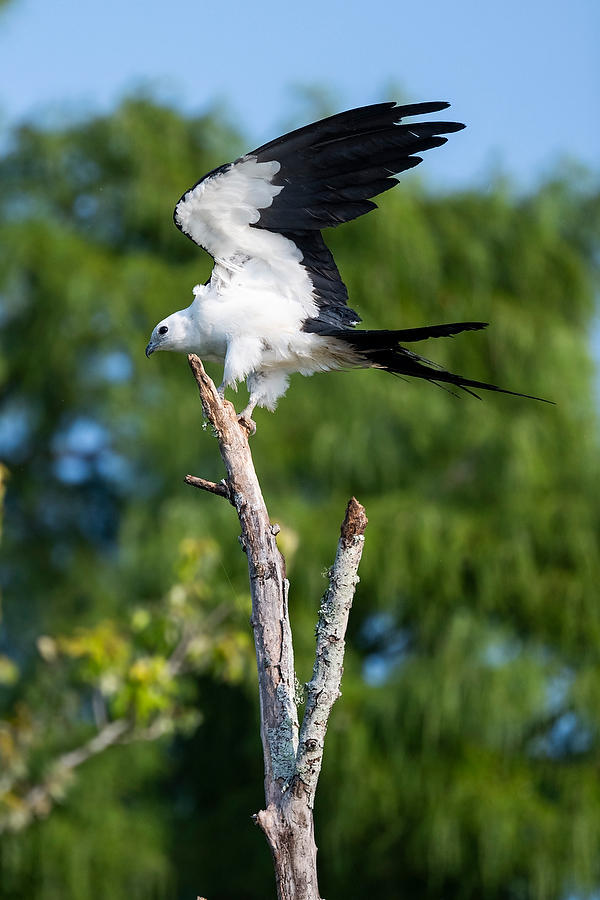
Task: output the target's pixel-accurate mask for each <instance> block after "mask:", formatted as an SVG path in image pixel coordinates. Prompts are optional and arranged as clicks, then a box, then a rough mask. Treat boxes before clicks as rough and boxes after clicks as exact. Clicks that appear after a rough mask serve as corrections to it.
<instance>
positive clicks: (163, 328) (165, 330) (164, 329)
mask: <svg viewBox="0 0 600 900" xmlns="http://www.w3.org/2000/svg"><path fill="white" fill-rule="evenodd" d="M168 330H169V329H168V327H167V326H166V325H161V326H160V328H159V329H158V333H159V334H166V333H167V331H168Z"/></svg>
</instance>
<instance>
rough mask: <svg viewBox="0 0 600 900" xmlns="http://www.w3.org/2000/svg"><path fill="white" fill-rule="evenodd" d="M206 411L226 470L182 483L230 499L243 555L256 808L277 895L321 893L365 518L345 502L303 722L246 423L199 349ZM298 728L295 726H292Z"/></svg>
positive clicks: (194, 360)
mask: <svg viewBox="0 0 600 900" xmlns="http://www.w3.org/2000/svg"><path fill="white" fill-rule="evenodd" d="M188 360H189V363H190V367H191V369H192V372H193V374H194V377H195V379H196V383H197V385H198V389H199V391H200V399H201V401H202V407H203V410H204V415H205V417H206V418H207V419H208V421H209V423H210V424H211V425H212V427H213V429H214V431H215V434H216V437H217V440H218V442H219V449H220V452H221V456H222V458H223V462H224V464H225V469H226V472H227V477H226V478H225V479H224V480H223V481H222V482H221V483H220V484H216V483H214V482H210V481H206V480H205V479H203V478H198V477H196V476H191V475H188V476H187V477H186V479H185V480H186V482H187V483H188V484H192V485H194V486H195V487H199V488H201V489H203V490H207V491H209V492H211V493H214V494H219V495H220V496H223V497H226V498H227V499H228V500H229V501H230V502H231V503H232V504H233V506H235V509H236V511H237V514H238V517H239V520H240V525H241V530H242V534H241V542H242V547H243V548H244V550H245V552H246V556H247V558H248V572H249V576H250V590H251V595H252V617H251V623H252V627H253V629H254V642H255V647H256V662H257V667H258V685H259V697H260V712H261V738H262V745H263V754H264V763H265V799H266V808H265V809H264V810H261V811H260V812H259V813H257V815H256V816H255V820H256V822H257V824H258V825H259V826H260V827H261V829H262V830H263V832H264V833H265V836H266V838H267V841H268V843H269V846H270V848H271V852H272V855H273V862H274V866H275V877H276V882H277V896H278V898H279V900H320V895H319V888H318V884H317V865H316V862H317V847H316V845H315V841H314V829H313V805H314V795H315V790H316V786H317V780H318V778H319V773H320V770H321V761H322V756H323V744H324V739H325V732H326V729H327V722H328V719H329V715H330V713H331V708H332V706H333V703H334V702H335V700H336V698H337V697H338V696H339V687H340V681H341V677H342V671H343V658H344V646H345V645H344V636H345V632H346V625H347V622H348V614H349V611H350V607H351V605H352V599H353V596H354V590H355V587H356V583H357V581H358V576H357V570H358V565H359V563H360V558H361V554H362V548H363V543H364V530H365V527H366V524H367V518H366V515H365V511H364V509H363V507H362V506H361V505H360V503H358V501H357V500H355V499H354V498H352V500H351V501H350V502H349V504H348V508H347V510H346V518H345V519H344V523H343V525H342V531H341V536H340V541H339V544H338V550H337V555H336V559H335V562H334V565H333V567H332V570H331V572H330V586H329V589H328V591H327V593H326V594H325V597H324V598H323V602H322V604H321V609H320V612H319V624H318V626H317V650H316V656H315V665H314V670H313V676H312V679H311V681H310V682H309V684H308V700H307V705H306V712H305V715H304V720H303V723H302V728H301V729H299V726H298V715H297V710H296V699H295V694H296V691H295V672H294V653H293V646H292V632H291V628H290V620H289V614H288V588H289V585H288V581H287V579H286V573H285V562H284V559H283V557H282V555H281V553H280V552H279V550H278V548H277V544H276V540H275V536H276V534H277V531H278V530H279V529H278V528H277V526H275V525H272V524H271V522H270V521H269V515H268V512H267V508H266V506H265V502H264V500H263V497H262V493H261V490H260V485H259V482H258V478H257V476H256V472H255V470H254V464H253V461H252V456H251V453H250V448H249V445H248V430H247V429H246V428H245V427H243V424H242V423H240V422H239V421H238V419H237V417H236V414H235V410H234V408H233V406H232V404H231V403H229V402H228V401H226V400H222V399H221V397H220V396H219V394H218V392H217V390H216V388H215V386H214V384H213V382H212V381H211V379H210V378H209V377H208V376H207V374H206V372H205V371H204V368H203V366H202V363H201V361H200V360H199V359H198V357H197V356H194V355H190V356H189V357H188ZM299 732H300V733H299Z"/></svg>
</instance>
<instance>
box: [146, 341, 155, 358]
mask: <svg viewBox="0 0 600 900" xmlns="http://www.w3.org/2000/svg"><path fill="white" fill-rule="evenodd" d="M155 350H156V344H154V343H153V342H152V341H150V343H149V344H148V346H147V347H146V356H150V355H151V354H152V353H154V351H155Z"/></svg>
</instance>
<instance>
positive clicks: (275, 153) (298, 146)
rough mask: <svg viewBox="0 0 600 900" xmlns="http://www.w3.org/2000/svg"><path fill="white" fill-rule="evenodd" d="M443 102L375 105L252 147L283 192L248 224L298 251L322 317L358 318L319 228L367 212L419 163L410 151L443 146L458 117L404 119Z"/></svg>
mask: <svg viewBox="0 0 600 900" xmlns="http://www.w3.org/2000/svg"><path fill="white" fill-rule="evenodd" d="M448 106H449V104H448V103H445V102H432V103H414V104H410V105H407V106H396V104H395V103H393V102H390V103H378V104H375V105H373V106H364V107H361V108H359V109H352V110H349V111H348V112H343V113H339V114H338V115H335V116H330V117H329V118H327V119H322V120H321V121H320V122H314V123H313V124H312V125H306V126H305V127H304V128H299V129H297V130H296V131H292V132H290V133H289V134H285V135H283V136H282V137H279V138H277V139H276V140H274V141H270V142H269V143H268V144H264V145H263V146H262V147H258V148H257V149H256V150H253V151H252V153H251V154H248V155H249V156H253V157H255V158H256V160H257V161H258V162H259V163H267V162H272V161H276V162H277V163H279V165H280V169H279V170H278V172H277V174H276V175H275V176H274V177H273V178H272V179H271V183H272V185H273V186H281V187H282V188H283V189H282V190H281V191H280V193H279V194H277V196H275V197H274V198H273V202H272V203H271V204H270V205H269V206H268V207H267V208H266V209H261V210H260V215H259V218H258V221H257V222H255V223H253V225H252V227H253V228H263V229H268V230H269V231H275V232H280V233H282V234H285V235H286V236H287V237H289V238H291V239H292V240H293V241H294V243H295V244H296V245H297V247H298V248H299V249H300V251H301V252H302V254H303V260H302V264H303V265H304V267H305V268H306V269H307V271H308V273H309V276H310V278H311V280H312V282H313V285H314V290H315V296H316V300H317V303H318V305H319V309H320V313H319V317H318V319H319V321H320V322H322V323H324V324H327V325H333V326H338V327H339V326H348V325H355V324H357V323H358V322H359V321H360V317H359V316H358V315H357V314H356V313H355V312H354V311H353V310H351V309H349V308H348V306H347V301H348V291H347V289H346V286H345V284H344V283H343V281H342V279H341V277H340V274H339V271H338V269H337V266H336V264H335V261H334V259H333V256H332V255H331V252H330V251H329V249H328V247H327V246H326V244H325V242H324V240H323V238H322V236H321V234H320V231H321V229H322V228H328V227H331V226H336V225H340V224H342V223H343V222H349V221H350V220H351V219H355V218H357V217H358V216H361V215H363V214H364V213H367V212H369V211H370V210H372V209H376V204H375V203H373V202H372V200H371V198H372V197H375V196H377V195H378V194H381V193H383V192H384V191H387V190H389V189H390V188H392V187H394V185H395V184H397V183H398V179H397V178H394V177H393V176H394V175H396V174H398V173H399V172H403V171H405V170H407V169H412V168H413V167H414V166H417V165H418V164H419V163H420V162H422V159H421V157H420V156H417V155H415V154H418V153H422V152H424V151H425V150H430V149H431V148H433V147H440V146H441V145H442V144H445V143H446V140H447V138H445V137H442V135H443V134H449V133H451V132H454V131H460V130H461V129H462V128H464V125H462V124H460V123H458V122H412V123H410V124H400V123H401V122H402V119H403V118H405V117H407V116H420V115H426V114H428V113H433V112H439V111H440V110H442V109H446V108H447V107H448Z"/></svg>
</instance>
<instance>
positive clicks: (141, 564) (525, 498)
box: [0, 97, 600, 900]
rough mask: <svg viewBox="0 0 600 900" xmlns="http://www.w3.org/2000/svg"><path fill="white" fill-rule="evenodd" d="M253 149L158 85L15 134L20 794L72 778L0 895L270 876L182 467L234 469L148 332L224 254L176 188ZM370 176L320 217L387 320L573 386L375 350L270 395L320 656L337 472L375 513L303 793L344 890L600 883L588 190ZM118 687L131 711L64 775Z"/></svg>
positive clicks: (8, 276)
mask: <svg viewBox="0 0 600 900" xmlns="http://www.w3.org/2000/svg"><path fill="white" fill-rule="evenodd" d="M242 149H244V142H243V141H241V140H240V139H239V137H238V136H237V135H235V134H233V133H232V132H231V130H230V129H228V127H227V126H226V125H225V124H224V123H223V122H222V121H220V120H219V118H218V117H217V116H215V115H210V116H206V117H204V118H201V119H195V120H187V119H183V118H182V117H181V116H179V115H178V114H177V113H175V112H174V111H173V110H170V109H168V108H165V107H161V106H159V105H157V104H156V103H154V102H153V101H152V100H151V99H148V98H143V97H138V98H133V99H130V100H128V101H126V102H125V103H124V104H123V105H122V106H121V107H120V108H119V109H117V110H116V111H115V112H114V114H112V115H111V116H108V117H104V118H96V119H92V120H89V121H84V122H81V123H78V124H76V125H71V126H69V127H65V128H63V129H56V130H53V131H48V130H47V131H44V130H41V129H38V128H36V127H35V126H33V125H27V126H23V127H22V128H21V129H20V130H19V131H18V132H17V133H16V134H15V135H14V137H13V145H12V149H11V150H10V152H8V153H7V154H6V155H5V156H4V157H3V158H2V159H1V160H0V219H1V224H0V296H1V299H2V317H1V325H2V328H1V332H0V340H1V341H2V351H3V352H2V356H1V359H2V363H1V370H0V377H1V379H2V392H3V399H4V401H5V410H6V412H5V413H4V418H3V419H2V420H1V421H0V424H1V425H2V428H0V437H1V438H2V441H3V443H4V459H5V463H6V465H7V467H8V469H9V470H10V480H9V482H8V490H7V510H6V527H5V554H6V557H7V560H8V561H9V565H8V566H7V575H8V577H7V579H6V580H5V595H4V603H5V618H4V622H3V636H2V638H1V643H0V653H2V656H0V692H2V693H1V694H0V717H1V718H2V720H3V723H2V725H1V726H0V757H1V758H2V759H3V761H4V771H6V772H8V773H9V776H10V780H11V784H10V785H9V789H8V790H6V789H5V801H4V802H5V804H7V803H11V804H13V805H12V807H11V815H12V816H13V820H14V817H15V816H16V817H17V818H18V817H19V815H22V814H23V802H24V798H25V797H26V796H27V791H28V790H30V789H31V787H35V786H36V785H40V784H42V785H46V786H47V787H48V791H47V793H46V801H47V802H46V806H45V807H44V808H42V809H39V810H37V815H38V816H40V817H43V815H46V814H47V813H48V811H49V809H50V806H51V805H52V804H53V803H54V804H56V803H57V801H58V805H55V806H54V808H53V811H52V813H51V814H50V815H48V817H47V818H46V819H43V818H40V819H39V820H36V821H33V822H32V823H31V824H30V825H29V827H28V828H27V829H26V830H23V831H21V832H19V833H15V834H8V835H5V836H4V843H3V847H2V851H1V853H0V885H2V886H1V887H0V898H2V900H9V898H10V900H21V898H24V897H25V896H27V898H28V900H53V898H54V897H55V896H61V897H64V898H71V897H72V898H77V900H88V898H90V900H91V898H94V900H103V898H111V900H119V898H120V897H127V898H129V897H137V896H139V897H142V896H143V897H156V898H173V897H184V896H185V897H189V896H195V895H197V894H199V893H201V894H203V895H205V896H207V897H209V898H210V900H228V898H233V897H235V898H236V900H240V898H244V900H245V898H247V900H254V898H259V897H260V898H263V897H265V896H269V895H270V893H271V892H272V886H271V879H272V876H271V873H270V870H269V858H268V851H267V849H266V847H265V846H264V845H263V841H262V837H261V835H260V834H258V832H255V831H253V830H252V829H251V825H250V824H249V816H250V814H251V813H252V812H255V811H256V809H257V807H258V806H259V805H260V803H261V790H260V789H261V760H260V745H259V740H258V724H257V711H256V705H255V699H254V698H255V676H254V674H253V673H252V669H251V662H252V652H251V648H250V639H249V632H248V629H247V625H246V621H247V616H248V613H249V607H248V599H247V598H248V590H247V584H246V579H247V572H246V564H245V559H244V557H243V554H242V553H240V551H239V546H238V543H237V539H236V534H237V525H236V522H235V521H234V516H233V514H232V511H231V509H230V508H229V507H228V505H227V504H225V503H223V502H222V501H219V500H217V499H215V498H210V497H207V496H206V497H205V496H203V495H202V496H201V495H198V494H197V493H195V492H193V491H191V490H190V489H189V488H188V487H186V486H185V485H184V484H183V483H182V478H183V475H184V474H185V473H186V472H195V473H198V474H201V475H203V476H205V477H209V478H213V479H215V480H218V479H219V478H220V477H222V471H221V467H220V462H219V459H218V454H217V449H216V445H215V442H214V440H213V439H212V438H211V436H210V434H209V433H208V432H206V431H203V430H202V427H201V412H200V407H199V403H198V398H197V392H196V389H195V386H194V384H193V381H192V379H191V377H190V375H189V372H188V371H187V365H186V362H185V359H184V358H182V357H178V356H174V355H169V354H156V355H155V356H154V357H152V359H151V360H150V361H148V360H146V359H145V357H144V353H143V351H144V346H145V343H146V341H147V338H148V335H149V333H150V330H151V328H152V327H153V326H154V324H155V323H156V321H158V320H159V319H160V318H161V317H163V316H164V315H165V314H166V313H169V312H172V311H174V310H175V309H177V308H182V307H184V306H186V305H188V303H189V302H190V300H191V288H192V286H193V285H194V284H196V283H197V282H201V281H203V280H205V279H206V277H208V274H209V272H210V260H209V259H208V258H207V257H206V256H205V255H203V254H202V253H201V252H200V251H199V250H198V249H197V248H195V247H194V246H193V244H191V242H189V241H186V240H185V238H184V237H183V236H182V235H181V234H180V233H178V232H177V230H176V229H174V228H173V226H172V224H171V221H170V215H171V210H172V207H173V205H174V202H175V201H176V199H177V198H178V197H179V196H180V195H181V193H182V192H183V191H184V190H185V189H186V188H188V187H189V186H190V185H191V184H193V183H194V182H195V181H196V180H197V178H198V177H199V176H200V175H201V174H203V172H205V171H207V170H208V169H210V168H212V167H213V166H215V165H217V164H218V163H220V162H222V161H223V160H225V159H228V158H231V157H232V156H234V155H236V153H237V152H239V151H240V150H242ZM380 206H381V208H382V209H381V212H380V213H378V214H374V215H372V216H369V217H367V219H366V220H362V221H359V222H355V223H352V224H350V225H348V226H346V227H344V228H343V229H342V230H340V231H339V232H338V231H334V232H332V233H330V234H328V236H327V239H328V241H329V243H330V245H331V246H332V249H333V250H334V252H335V253H336V258H337V260H338V262H339V264H340V268H341V271H342V274H343V276H344V279H345V280H346V282H347V284H348V287H349V291H350V296H351V298H352V304H353V305H354V306H355V307H356V308H357V309H359V310H360V312H361V314H362V315H363V318H364V320H365V325H366V326H367V327H404V326H405V327H410V326H416V325H421V324H425V323H435V322H444V321H460V320H463V319H464V320H467V319H478V320H486V321H490V322H491V323H492V324H491V327H490V329H489V330H488V331H487V332H485V333H482V334H467V335H462V336H459V337H457V338H456V339H454V340H446V341H437V342H436V341H431V342H430V346H426V347H424V348H423V352H424V354H425V355H428V356H431V357H432V358H434V359H436V360H437V361H439V362H440V363H442V364H444V365H447V366H448V367H450V368H453V369H454V370H455V371H460V372H462V373H464V374H466V375H469V376H471V377H474V378H481V379H484V380H488V381H494V382H496V383H498V384H500V385H502V386H505V387H507V388H511V389H513V390H517V391H525V392H527V393H533V394H537V395H540V396H544V397H548V398H549V399H552V400H554V401H556V404H557V405H556V406H554V407H551V406H546V405H543V404H536V403H533V402H528V401H525V400H519V399H516V398H511V397H503V396H492V397H486V398H485V402H484V403H479V402H478V401H476V400H474V399H472V398H465V399H463V400H460V401H459V400H456V399H455V398H454V397H452V396H449V395H448V393H446V392H444V391H442V390H436V388H435V387H433V386H431V385H427V384H405V383H403V382H402V381H399V380H394V379H392V378H390V377H389V376H386V375H385V374H383V373H377V372H368V373H366V372H356V373H340V374H329V375H326V376H315V377H314V378H312V379H303V378H301V377H300V376H297V377H296V378H295V379H294V380H293V383H292V387H291V388H290V390H289V392H288V395H287V396H286V397H285V398H284V399H283V400H282V401H281V404H280V408H279V409H278V411H277V413H276V414H275V415H270V414H268V413H266V412H262V413H260V412H259V413H258V420H257V421H258V432H257V434H256V436H255V438H253V452H254V457H255V461H256V465H257V468H258V471H259V473H260V474H261V479H262V484H263V489H264V492H265V496H266V499H267V502H268V504H269V508H270V511H271V514H272V516H273V518H274V519H275V520H276V521H279V522H280V524H281V527H282V531H281V534H280V538H279V540H280V546H281V547H282V548H283V550H284V552H285V553H286V556H287V562H288V572H289V576H290V580H291V583H292V588H291V594H290V604H291V608H292V617H293V625H294V630H295V643H296V654H297V669H298V675H299V677H300V680H301V681H302V680H306V679H307V678H308V677H309V673H310V668H311V663H312V653H313V641H314V637H313V635H314V624H315V619H316V611H317V607H318V602H319V597H320V596H321V595H322V593H323V587H324V582H323V577H322V573H323V571H324V570H325V569H326V567H327V566H328V565H329V564H330V563H331V560H332V556H333V553H334V550H335V543H336V536H337V532H338V528H339V521H340V517H341V515H342V512H343V508H344V505H345V502H346V500H347V498H348V496H349V495H350V494H352V493H354V494H356V495H357V496H358V497H359V499H360V500H361V502H363V503H364V504H365V506H366V508H367V512H368V514H369V518H370V525H369V530H368V532H367V542H366V548H365V553H364V558H363V563H362V567H361V585H360V588H359V591H358V593H357V597H356V602H355V608H354V610H353V613H352V616H351V623H350V633H349V641H348V652H347V660H346V671H345V675H344V683H343V699H342V700H341V701H340V703H338V704H337V705H336V708H335V709H334V713H333V716H332V722H331V727H330V734H329V738H328V744H327V749H326V753H325V767H324V772H323V777H322V782H321V785H320V788H319V793H318V796H317V809H316V818H317V832H318V834H317V841H318V844H319V847H320V854H319V860H320V865H321V873H322V890H323V893H324V894H325V896H327V897H328V898H336V897H340V898H341V897H353V896H361V895H362V894H364V893H367V892H371V893H372V894H373V895H375V896H384V897H402V896H406V897H419V898H432V900H433V898H440V897H443V898H445V900H447V898H450V900H451V898H456V900H479V898H484V900H560V898H563V897H565V896H567V895H568V892H569V891H570V890H575V889H577V890H578V891H579V892H580V893H583V892H585V891H586V890H588V889H590V890H591V888H592V887H594V886H597V885H598V884H599V883H600V871H599V870H598V858H599V855H598V846H599V838H600V835H599V833H598V831H599V829H598V822H599V821H600V816H599V812H600V797H599V796H598V787H597V763H598V749H599V734H598V731H599V725H600V720H599V717H598V709H600V687H599V685H600V679H599V677H598V676H599V674H600V673H599V671H598V670H599V657H598V643H599V640H600V612H599V606H598V601H597V596H598V584H600V562H599V559H598V554H597V545H598V538H599V532H600V514H599V512H598V508H597V504H596V503H595V502H594V496H595V492H596V490H597V484H598V476H599V474H600V473H599V471H598V468H599V466H598V458H599V457H598V423H597V414H596V410H595V408H594V398H593V374H594V373H593V366H592V362H591V359H590V352H589V346H588V335H589V332H590V327H591V322H592V317H593V313H594V304H593V300H594V289H595V286H596V271H595V269H594V263H595V261H596V260H597V246H598V232H599V228H598V225H599V221H600V203H599V195H598V192H597V188H596V186H595V185H593V184H590V183H589V182H587V181H586V180H585V179H584V178H583V176H582V175H581V173H578V172H574V173H572V174H571V175H568V174H567V175H565V176H564V177H562V178H557V179H555V180H552V181H548V182H547V183H545V184H543V185H541V186H540V187H539V188H538V189H537V190H536V191H534V192H533V193H532V194H531V195H529V196H525V197H517V196H515V195H514V194H513V193H512V192H511V191H510V190H508V189H507V188H506V186H505V185H503V184H496V185H492V186H491V187H490V188H489V189H488V190H486V191H482V190H469V191H463V192H460V193H455V194H451V195H448V196H433V195H430V194H428V193H427V192H426V191H425V190H424V189H423V188H421V187H420V186H419V181H418V178H416V177H415V174H414V173H413V174H412V175H407V176H406V177H405V178H403V179H402V185H401V187H400V188H398V189H396V190H395V191H393V192H390V193H389V194H386V195H384V196H383V197H382V198H381V202H380ZM238 402H240V404H241V402H242V398H240V399H239V401H238ZM188 635H190V636H191V638H190V641H189V643H186V640H187V636H188ZM184 637H185V639H184ZM182 639H184V648H185V653H184V658H185V671H184V670H183V669H182V670H181V672H180V671H173V666H172V664H171V663H170V662H169V661H170V660H171V661H172V660H173V658H174V654H177V648H178V647H180V646H181V641H182ZM175 658H177V659H178V658H179V657H178V656H176V657H175ZM3 673H4V674H3ZM17 675H18V677H17ZM98 710H100V719H98V714H99V713H98ZM197 714H199V716H200V717H201V721H200V722H199V723H194V718H193V717H194V716H195V715H197ZM102 716H105V717H106V719H107V720H108V721H113V722H114V721H120V720H121V719H124V720H125V721H126V722H127V727H128V729H130V731H129V732H128V734H129V735H130V736H131V737H136V736H137V737H138V738H140V740H139V741H138V742H137V743H135V742H134V743H128V744H126V745H119V746H113V747H111V748H110V749H108V750H106V751H105V752H104V753H103V754H102V755H98V756H96V757H95V758H90V759H89V761H85V762H84V763H82V764H81V765H80V766H79V767H78V768H77V773H76V776H75V777H72V776H70V777H69V778H68V779H67V780H66V781H65V780H64V779H63V778H57V776H56V772H57V770H56V768H53V765H54V764H55V763H56V760H57V759H61V757H62V756H63V755H64V754H65V753H69V752H70V751H71V750H73V749H77V748H78V747H81V746H85V745H86V742H87V741H89V739H90V738H91V737H92V736H93V735H94V734H95V733H97V732H98V729H99V728H100V729H101V728H102ZM192 725H194V727H195V726H196V725H197V727H195V730H193V733H191V734H190V733H189V732H190V730H191V728H192ZM174 732H176V733H178V736H175V735H174ZM159 734H160V735H163V738H162V739H161V740H160V741H159V742H158V743H156V742H154V743H149V742H148V741H143V740H141V738H142V737H144V736H146V737H156V736H157V735H159ZM63 769H64V767H63ZM64 774H65V773H64V771H63V772H62V775H64ZM2 777H4V773H3V775H2V776H0V785H1V779H2ZM53 779H54V780H53ZM5 787H6V782H5ZM9 795H10V796H9ZM7 797H9V800H8V801H7V800H6V798H7ZM27 809H28V807H27V805H26V804H25V811H27ZM7 815H8V814H7ZM29 818H31V817H29ZM133 846H134V847H135V853H133V854H132V847H133ZM232 847H233V848H235V849H233V850H232ZM232 854H233V857H232ZM232 858H234V859H235V860H236V864H235V865H232ZM194 891H195V894H194Z"/></svg>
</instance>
